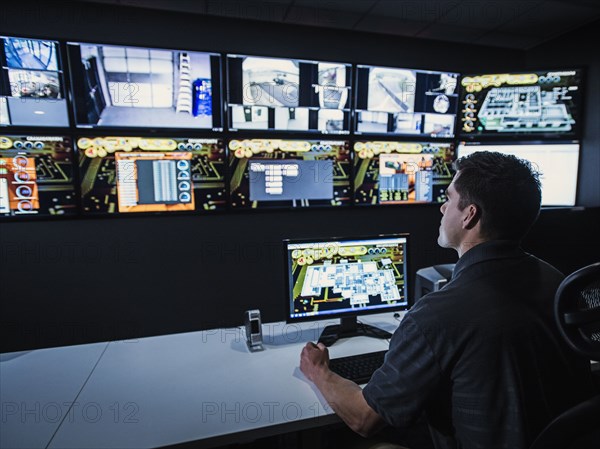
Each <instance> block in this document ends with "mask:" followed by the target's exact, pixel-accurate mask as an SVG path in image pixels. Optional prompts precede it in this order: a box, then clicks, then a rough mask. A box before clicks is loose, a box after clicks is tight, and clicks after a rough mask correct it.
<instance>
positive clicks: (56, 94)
mask: <svg viewBox="0 0 600 449" xmlns="http://www.w3.org/2000/svg"><path fill="white" fill-rule="evenodd" d="M0 65H1V66H2V68H1V72H0V126H6V127H15V126H35V127H37V126H43V127H68V126H69V114H68V112H67V100H66V95H65V87H64V81H63V70H62V61H61V58H60V52H59V45H58V42H56V41H52V40H40V39H29V38H23V37H7V36H0Z"/></svg>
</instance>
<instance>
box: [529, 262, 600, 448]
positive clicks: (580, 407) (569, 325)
mask: <svg viewBox="0 0 600 449" xmlns="http://www.w3.org/2000/svg"><path fill="white" fill-rule="evenodd" d="M554 313H555V318H556V321H557V323H558V328H559V329H560V332H561V333H562V335H563V337H564V339H565V340H566V341H567V343H568V344H569V346H571V347H572V348H573V350H575V351H576V352H577V353H578V354H580V355H581V356H583V357H585V358H586V359H591V360H600V263H595V264H592V265H588V266H586V267H583V268H581V269H579V270H577V271H575V272H574V273H572V274H571V275H569V276H567V277H566V278H565V279H564V280H563V281H562V282H561V284H560V285H559V286H558V290H557V291H556V295H555V296H554ZM599 417H600V395H596V396H594V397H592V398H590V399H588V400H587V401H584V402H582V403H580V404H577V405H576V406H575V407H573V408H571V409H569V410H566V411H565V412H564V413H562V414H561V415H559V416H557V417H556V418H555V419H554V420H553V421H552V422H551V423H550V424H548V426H546V428H545V429H544V430H543V431H542V432H541V433H540V435H538V437H537V438H536V440H535V441H534V442H533V444H532V445H531V446H530V448H529V449H591V448H597V447H600V425H598V422H599Z"/></svg>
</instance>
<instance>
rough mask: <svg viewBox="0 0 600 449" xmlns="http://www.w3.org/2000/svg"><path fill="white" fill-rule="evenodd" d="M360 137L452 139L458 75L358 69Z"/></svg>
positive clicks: (357, 111) (403, 70)
mask: <svg viewBox="0 0 600 449" xmlns="http://www.w3.org/2000/svg"><path fill="white" fill-rule="evenodd" d="M356 73H357V75H356V78H357V79H356V86H357V87H356V124H355V132H356V134H390V135H404V136H423V137H426V138H451V137H454V135H455V130H454V124H455V121H456V112H457V109H458V85H457V84H458V73H450V72H434V71H426V70H414V69H402V68H395V67H374V66H364V65H359V66H357V70H356Z"/></svg>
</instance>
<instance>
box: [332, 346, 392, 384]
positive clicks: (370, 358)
mask: <svg viewBox="0 0 600 449" xmlns="http://www.w3.org/2000/svg"><path fill="white" fill-rule="evenodd" d="M386 352H387V350H385V351H376V352H367V353H366V354H357V355H351V356H349V357H338V358H335V359H331V360H329V368H330V369H331V371H333V372H334V373H337V374H339V375H340V376H342V377H345V378H346V379H350V380H351V381H353V382H355V383H357V384H359V385H360V384H364V383H367V382H368V381H369V379H371V376H372V375H373V373H374V372H375V370H376V369H377V368H379V367H380V366H381V365H383V358H384V357H385V353H386Z"/></svg>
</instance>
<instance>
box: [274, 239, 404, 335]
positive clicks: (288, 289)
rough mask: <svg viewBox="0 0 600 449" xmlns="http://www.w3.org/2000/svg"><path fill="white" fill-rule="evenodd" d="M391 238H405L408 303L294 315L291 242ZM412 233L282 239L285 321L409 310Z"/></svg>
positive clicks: (329, 318) (299, 321)
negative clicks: (358, 309) (322, 313)
mask: <svg viewBox="0 0 600 449" xmlns="http://www.w3.org/2000/svg"><path fill="white" fill-rule="evenodd" d="M390 238H404V239H405V240H406V241H405V244H404V245H405V246H404V248H405V259H404V279H405V280H404V282H405V288H404V291H405V295H406V304H399V305H395V306H390V307H382V308H380V309H371V310H368V309H361V310H360V311H350V312H341V313H331V314H327V315H311V316H306V317H292V316H291V314H292V301H291V295H292V288H293V285H292V283H291V279H290V269H289V268H290V267H289V257H288V245H290V244H302V243H327V242H337V241H348V240H385V239H390ZM409 246H410V233H408V232H400V233H392V234H376V235H358V236H354V235H351V236H336V237H315V238H298V239H296V238H290V239H284V240H283V241H282V249H283V264H282V265H283V273H284V279H285V280H284V285H285V295H284V297H285V304H286V305H285V322H286V323H288V324H291V323H301V322H309V321H325V320H337V319H341V318H347V317H360V316H363V315H377V314H382V313H389V312H397V311H399V310H408V309H409V308H410V307H411V300H410V295H409V284H410V281H409V280H408V279H409V276H410V271H409V257H410V250H409Z"/></svg>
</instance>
